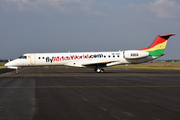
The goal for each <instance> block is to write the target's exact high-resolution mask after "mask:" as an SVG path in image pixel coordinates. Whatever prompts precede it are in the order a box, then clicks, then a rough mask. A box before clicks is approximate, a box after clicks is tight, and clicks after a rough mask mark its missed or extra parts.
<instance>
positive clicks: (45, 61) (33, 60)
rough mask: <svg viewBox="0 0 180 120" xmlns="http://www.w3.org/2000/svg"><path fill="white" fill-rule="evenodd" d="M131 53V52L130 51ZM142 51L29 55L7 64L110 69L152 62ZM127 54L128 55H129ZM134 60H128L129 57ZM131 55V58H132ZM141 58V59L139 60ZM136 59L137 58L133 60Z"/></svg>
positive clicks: (13, 65)
mask: <svg viewBox="0 0 180 120" xmlns="http://www.w3.org/2000/svg"><path fill="white" fill-rule="evenodd" d="M130 52H131V51H130ZM138 52H141V51H137V50H134V51H132V54H130V53H129V51H116V52H115V51H112V52H74V53H29V54H28V53H27V54H24V55H23V56H22V57H21V58H18V59H15V60H13V61H11V62H9V63H7V64H6V66H8V67H9V68H11V67H23V66H53V65H56V66H57V65H65V66H72V67H90V68H95V67H97V66H99V67H108V66H113V65H119V64H136V63H142V62H146V61H149V60H152V59H154V58H152V57H151V56H148V55H145V56H140V54H141V53H138ZM125 53H128V54H127V55H126V54H125ZM129 54H130V55H134V56H132V58H126V56H128V55H129ZM138 54H139V55H138ZM130 55H129V56H130ZM138 56H139V58H138ZM133 57H135V58H133Z"/></svg>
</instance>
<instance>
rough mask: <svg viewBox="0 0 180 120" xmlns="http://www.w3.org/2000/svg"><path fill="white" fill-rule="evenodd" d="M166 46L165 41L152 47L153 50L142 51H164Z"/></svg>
mask: <svg viewBox="0 0 180 120" xmlns="http://www.w3.org/2000/svg"><path fill="white" fill-rule="evenodd" d="M166 44H167V40H166V41H165V42H163V43H160V44H158V45H156V46H154V47H153V48H150V49H147V50H144V51H154V50H158V49H165V48H166Z"/></svg>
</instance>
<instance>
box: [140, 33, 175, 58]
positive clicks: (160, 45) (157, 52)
mask: <svg viewBox="0 0 180 120" xmlns="http://www.w3.org/2000/svg"><path fill="white" fill-rule="evenodd" d="M173 35H175V34H165V35H158V36H157V38H156V39H155V40H154V42H153V43H152V44H151V46H149V47H147V48H142V49H138V50H142V51H147V52H149V55H150V56H153V57H160V56H162V55H163V53H164V50H165V48H166V44H167V40H168V38H169V37H170V36H173Z"/></svg>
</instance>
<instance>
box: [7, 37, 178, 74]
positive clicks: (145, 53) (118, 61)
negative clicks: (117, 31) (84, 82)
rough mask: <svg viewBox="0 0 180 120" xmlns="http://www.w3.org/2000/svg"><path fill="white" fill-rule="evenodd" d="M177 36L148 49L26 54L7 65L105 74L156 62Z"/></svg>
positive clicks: (165, 38) (155, 43)
mask: <svg viewBox="0 0 180 120" xmlns="http://www.w3.org/2000/svg"><path fill="white" fill-rule="evenodd" d="M173 35H175V34H165V35H158V36H157V38H156V39H155V41H154V42H153V43H152V44H151V45H150V46H149V47H147V48H142V49H136V50H125V51H112V52H72V53H70V52H68V53H26V54H23V55H22V56H20V57H19V58H17V59H15V60H12V61H9V62H8V63H6V64H5V66H7V67H8V68H11V69H16V73H19V68H20V67H28V66H61V65H64V66H71V67H81V68H92V69H94V71H96V72H98V73H103V72H104V69H103V68H105V67H109V66H114V65H123V64H139V63H144V62H147V61H151V60H154V59H156V58H159V57H161V56H163V55H164V50H165V47H166V44H167V40H168V38H169V37H170V36H173Z"/></svg>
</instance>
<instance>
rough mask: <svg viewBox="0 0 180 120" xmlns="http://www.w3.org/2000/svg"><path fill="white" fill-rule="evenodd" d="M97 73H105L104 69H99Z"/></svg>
mask: <svg viewBox="0 0 180 120" xmlns="http://www.w3.org/2000/svg"><path fill="white" fill-rule="evenodd" d="M96 71H97V73H104V69H97V70H96Z"/></svg>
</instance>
